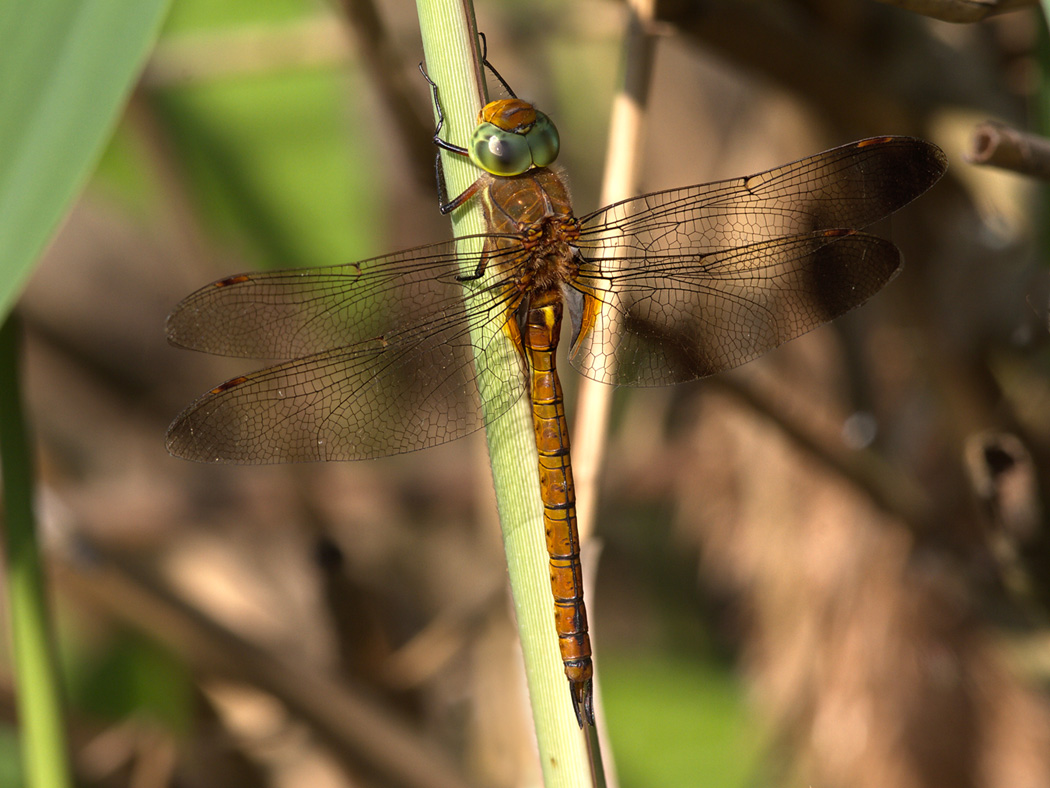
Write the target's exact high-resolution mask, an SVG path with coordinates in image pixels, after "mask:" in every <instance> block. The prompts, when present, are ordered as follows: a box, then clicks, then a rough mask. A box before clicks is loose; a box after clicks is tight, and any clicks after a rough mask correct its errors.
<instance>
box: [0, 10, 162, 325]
mask: <svg viewBox="0 0 1050 788" xmlns="http://www.w3.org/2000/svg"><path fill="white" fill-rule="evenodd" d="M167 6H168V2H167V0H97V2H90V3H83V2H80V0H32V1H30V0H19V1H18V2H13V3H6V4H4V5H3V6H0V107H2V108H3V111H2V112H0V315H3V314H6V313H7V311H8V310H9V309H10V307H11V305H12V303H13V302H14V300H15V298H16V297H17V295H18V292H19V290H20V289H21V287H22V284H23V283H24V281H25V279H26V278H27V277H28V275H29V271H30V269H31V267H32V265H33V263H34V262H35V260H36V258H37V257H38V256H39V255H40V253H41V251H42V250H43V248H44V246H45V245H46V244H47V242H48V240H49V239H50V238H51V235H52V234H53V233H54V231H55V228H56V227H57V225H58V223H59V221H60V220H61V218H62V217H63V215H64V214H65V212H66V210H67V209H68V207H69V205H70V203H71V202H72V200H73V198H74V197H75V196H76V194H77V192H78V191H79V190H80V188H81V187H82V186H83V184H84V182H85V181H86V179H87V177H88V175H89V173H90V172H91V169H92V167H93V166H94V163H95V161H96V159H97V158H98V156H99V154H100V152H101V150H102V146H103V145H104V143H105V142H106V139H107V138H108V136H109V134H110V133H111V131H112V129H113V127H114V125H115V123H116V120H117V117H118V116H119V114H120V111H121V109H122V108H123V105H124V102H125V100H126V99H127V96H128V94H129V93H130V92H131V88H132V86H133V84H134V81H135V78H136V77H137V75H138V73H139V70H140V69H141V67H142V64H143V62H144V61H145V59H146V55H147V53H148V52H149V49H150V47H151V46H152V44H153V41H154V38H155V37H156V34H157V31H158V29H159V27H160V23H161V20H162V19H163V17H164V13H165V11H166V10H167Z"/></svg>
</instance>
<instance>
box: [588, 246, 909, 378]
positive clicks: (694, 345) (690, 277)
mask: <svg viewBox="0 0 1050 788" xmlns="http://www.w3.org/2000/svg"><path fill="white" fill-rule="evenodd" d="M609 262H610V261H609V258H608V257H604V258H601V259H597V260H588V259H587V258H586V257H584V258H583V262H582V265H581V269H580V273H579V275H578V276H577V277H576V280H575V286H576V288H577V289H578V290H579V291H580V292H582V293H583V297H584V301H588V300H589V304H588V305H587V306H586V307H585V309H584V315H585V317H584V320H583V322H582V323H581V324H580V329H579V333H578V335H577V337H576V338H575V341H574V344H573V349H572V351H571V353H570V360H571V361H572V363H573V365H574V366H575V367H576V368H577V369H579V370H580V372H582V373H583V374H584V375H586V376H587V377H590V378H593V379H595V380H599V381H602V382H604V383H611V384H614V385H632V386H655V385H661V386H662V385H667V384H670V383H680V382H683V381H687V380H695V379H696V378H701V377H704V376H705V375H712V374H714V373H716V372H722V371H724V370H727V369H732V368H733V367H736V366H739V365H741V364H744V363H746V362H748V361H751V360H752V359H755V358H757V357H758V356H760V355H762V354H763V353H766V352H767V351H769V350H772V349H773V348H775V347H777V346H778V345H781V344H783V343H784V342H787V341H788V340H790V339H794V338H795V337H797V336H800V335H802V334H804V333H806V332H807V331H810V330H811V329H813V328H816V327H817V326H820V325H822V324H824V323H826V322H828V321H829V320H832V319H833V318H835V317H838V316H839V315H842V314H844V313H845V312H848V311H849V310H850V309H852V308H854V307H855V306H858V305H860V304H862V303H863V302H864V301H866V300H867V299H868V298H870V297H871V296H872V295H874V294H875V293H876V292H878V291H879V290H880V289H881V288H882V287H883V286H884V285H885V284H886V283H887V282H889V281H890V280H891V279H892V278H893V277H894V275H895V274H896V273H897V271H898V270H899V269H900V265H901V261H900V253H899V252H898V251H897V248H896V247H895V246H894V245H893V244H891V243H890V242H889V241H886V240H884V239H881V238H877V237H875V236H872V235H866V234H862V233H855V232H853V231H850V230H824V231H818V232H813V233H809V234H807V235H798V236H793V237H790V238H777V239H774V240H771V241H763V242H761V243H756V244H751V245H749V246H741V247H737V248H734V249H726V250H720V251H716V252H711V253H708V254H701V255H691V254H688V253H683V252H682V251H679V250H678V249H677V247H676V246H674V245H673V244H668V245H666V248H665V246H664V245H661V246H660V247H659V248H658V249H654V250H653V251H651V252H650V254H649V255H647V256H646V257H645V259H644V260H643V261H641V264H637V263H639V261H638V260H637V258H635V257H633V256H628V257H625V258H623V259H621V260H620V262H621V263H622V264H623V268H622V270H620V271H619V273H617V275H615V276H608V275H606V274H603V273H602V266H607V265H608V264H609Z"/></svg>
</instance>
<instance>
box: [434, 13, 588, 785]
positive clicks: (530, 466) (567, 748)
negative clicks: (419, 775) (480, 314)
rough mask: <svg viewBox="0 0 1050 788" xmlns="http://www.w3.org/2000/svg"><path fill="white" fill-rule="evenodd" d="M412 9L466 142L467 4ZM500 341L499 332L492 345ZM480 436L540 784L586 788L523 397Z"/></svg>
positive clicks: (475, 73) (469, 221) (480, 221)
mask: <svg viewBox="0 0 1050 788" xmlns="http://www.w3.org/2000/svg"><path fill="white" fill-rule="evenodd" d="M417 9H418V11H419V21H420V29H421V32H422V35H423V49H424V52H425V54H426V62H427V69H428V71H429V73H430V77H431V78H432V79H433V80H434V81H435V82H436V83H437V85H438V90H439V98H440V101H441V105H442V109H443V111H444V115H445V127H444V129H443V130H442V136H443V137H444V138H445V139H446V140H448V141H449V142H452V143H454V144H458V145H464V144H466V141H467V140H468V139H469V138H470V134H471V132H472V131H473V128H474V123H475V122H476V119H477V112H478V110H479V109H480V108H481V106H482V104H483V102H484V101H485V98H484V97H485V95H486V93H485V89H484V74H483V73H482V72H481V66H480V62H479V50H478V48H477V46H478V45H477V38H476V32H475V26H474V14H473V6H472V4H471V3H470V2H469V0H417ZM443 163H444V166H445V176H446V182H447V185H448V191H449V195H450V196H453V197H454V196H455V195H457V194H459V193H460V192H462V191H463V190H464V189H466V188H467V187H468V186H469V185H470V184H471V183H473V182H474V180H475V179H476V178H477V175H478V173H477V171H476V170H475V169H474V167H473V165H471V164H470V163H469V162H467V161H464V160H462V157H456V156H449V155H445V156H444V158H443ZM478 203H479V201H478V200H471V201H469V202H468V203H467V204H466V205H464V206H463V208H461V209H459V210H457V211H456V212H455V213H454V216H453V226H454V228H455V231H456V234H457V235H458V236H462V235H467V234H471V233H478V232H484V230H485V227H484V218H483V216H482V213H481V211H480V206H479V205H478ZM470 272H471V271H470V270H468V271H467V272H466V273H470ZM503 339H504V337H502V336H500V337H496V338H495V340H494V341H502V340H503ZM507 341H509V340H507ZM514 373H515V374H517V370H514ZM486 437H487V440H488V446H489V458H490V461H491V464H492V474H493V484H494V486H495V490H496V502H497V506H498V508H499V517H500V524H501V527H502V530H503V543H504V549H505V551H506V554H507V567H508V573H509V575H510V584H511V593H512V595H513V598H514V609H515V613H516V618H517V625H518V632H519V635H520V637H521V646H522V652H523V656H524V659H525V672H526V678H527V681H528V686H529V700H530V703H531V706H532V714H533V722H534V724H535V728H536V739H537V744H538V747H539V754H540V765H541V768H542V770H543V779H544V784H545V785H546V786H547V788H559V787H561V786H564V788H570V787H572V788H575V787H577V786H579V787H580V788H586V786H590V785H593V777H592V772H591V767H590V761H589V758H588V754H587V746H586V745H587V743H586V739H585V737H584V736H583V734H582V732H581V731H580V729H579V727H578V725H577V722H576V716H575V712H574V711H573V708H572V704H571V702H570V696H569V685H568V681H567V680H566V678H565V673H564V669H563V667H562V663H561V657H560V654H559V651H558V636H557V632H556V631H555V628H554V602H553V599H552V597H551V589H550V579H549V577H548V560H547V548H546V542H545V539H544V533H543V507H542V503H541V501H540V496H539V477H538V472H537V466H538V457H537V453H536V440H535V436H534V435H533V432H532V414H531V411H530V408H529V403H528V400H527V399H526V398H524V397H523V398H522V399H521V401H520V402H519V403H518V404H517V405H516V406H515V407H514V408H513V409H512V410H511V411H510V412H509V413H507V414H505V415H503V416H501V417H500V418H498V419H496V420H495V422H493V423H492V424H491V425H490V426H489V428H488V430H487V431H486Z"/></svg>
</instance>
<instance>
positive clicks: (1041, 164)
mask: <svg viewBox="0 0 1050 788" xmlns="http://www.w3.org/2000/svg"><path fill="white" fill-rule="evenodd" d="M966 160H967V161H968V162H970V163H971V164H985V165H988V166H991V167H999V168H1001V169H1004V170H1011V171H1013V172H1019V173H1021V174H1022V175H1030V176H1031V177H1033V178H1039V179H1040V180H1044V181H1045V180H1050V140H1048V139H1047V138H1046V137H1040V136H1038V135H1036V134H1029V133H1028V132H1024V131H1019V130H1018V129H1015V128H1011V127H1010V126H1007V125H1006V124H1004V123H998V122H995V121H986V122H984V123H981V124H979V125H978V126H977V127H976V128H975V129H974V132H973V139H972V144H971V147H970V151H969V152H968V153H967V154H966Z"/></svg>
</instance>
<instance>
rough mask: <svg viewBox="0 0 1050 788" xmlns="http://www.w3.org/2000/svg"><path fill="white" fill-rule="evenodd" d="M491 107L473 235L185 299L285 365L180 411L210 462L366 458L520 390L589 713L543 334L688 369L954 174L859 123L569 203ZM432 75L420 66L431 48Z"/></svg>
mask: <svg viewBox="0 0 1050 788" xmlns="http://www.w3.org/2000/svg"><path fill="white" fill-rule="evenodd" d="M485 65H486V66H488V67H489V69H490V70H492V72H493V73H494V74H496V76H497V78H499V81H500V82H501V83H502V85H503V87H504V89H505V90H506V92H507V93H508V94H509V96H510V97H509V98H503V99H498V100H495V101H492V102H490V103H488V104H486V105H485V106H484V108H483V109H482V110H481V112H480V113H479V116H478V123H477V127H476V129H475V131H474V133H473V135H472V137H471V139H470V141H469V143H468V145H466V146H459V145H455V144H453V143H451V142H449V141H446V140H444V139H443V138H442V137H441V130H442V127H443V123H444V115H443V114H442V111H441V104H440V101H439V98H438V88H437V86H436V85H435V84H434V83H433V82H432V81H430V79H429V77H426V72H425V71H424V72H423V73H424V77H426V78H427V81H428V82H429V83H430V85H431V89H432V92H433V100H434V103H435V107H436V109H437V117H438V123H437V127H436V129H435V132H434V142H435V144H436V145H437V146H438V147H439V148H441V149H443V150H445V151H448V152H449V153H451V154H454V155H458V156H463V157H467V158H468V159H469V160H470V161H471V162H472V163H473V164H474V165H475V166H476V167H477V170H478V177H477V180H476V181H475V182H474V183H473V185H471V186H470V187H469V188H468V189H467V190H466V191H464V192H463V193H462V194H460V195H458V196H456V197H455V198H453V199H451V200H449V199H448V195H447V194H446V190H445V184H444V178H443V175H442V171H441V167H440V154H439V158H438V185H439V194H440V200H439V203H440V208H441V211H442V212H443V213H449V212H451V211H454V210H456V209H457V208H459V207H461V206H462V205H464V204H465V203H467V202H468V201H471V200H480V202H481V204H482V207H483V209H484V216H485V222H486V225H485V226H486V232H485V233H483V234H480V235H474V236H464V237H460V238H457V239H454V240H451V241H446V242H443V243H436V244H431V245H427V246H421V247H417V248H414V249H409V250H406V251H401V252H396V253H394V254H388V255H383V256H381V257H375V258H372V259H369V260H364V261H361V262H356V263H351V264H346V265H338V266H331V267H322V268H311V269H293V270H285V271H270V272H261V273H260V272H252V273H243V274H237V275H235V276H229V277H226V278H224V279H220V280H218V281H217V282H214V283H213V284H210V285H207V286H205V287H203V288H201V289H200V290H197V291H196V292H195V293H193V294H191V295H190V296H188V297H187V298H185V299H184V300H183V301H181V302H180V303H179V304H178V305H177V306H176V307H175V309H174V310H173V312H172V313H171V315H170V316H169V318H168V321H167V336H168V339H169V341H170V342H171V343H172V344H174V345H176V346H179V347H184V348H189V349H193V350H199V351H204V352H208V353H213V354H219V355H225V356H237V357H243V358H255V359H271V360H275V361H277V362H278V363H276V364H274V365H273V366H269V367H267V368H264V369H262V370H260V371H256V372H252V373H249V374H246V375H241V376H238V377H235V378H233V379H231V380H228V381H226V382H225V383H222V384H221V385H219V386H217V387H215V388H214V389H212V390H211V391H209V392H208V393H206V394H204V395H203V396H202V397H200V398H199V399H197V400H196V401H195V402H194V403H192V404H191V405H190V406H189V407H188V408H186V410H184V411H183V412H182V413H181V414H180V415H179V416H178V417H177V418H176V419H175V421H174V422H173V423H172V425H171V427H170V428H169V430H168V434H167V447H168V450H169V451H170V452H171V453H172V454H173V455H176V456H178V457H183V458H186V459H189V460H195V461H199V462H213V463H214V462H225V463H246V464H263V463H280V462H311V461H334V460H363V459H369V458H377V457H384V456H388V455H395V454H400V453H403V452H410V451H415V450H418V449H424V448H427V447H431V446H437V445H439V444H442V443H445V442H447V441H451V440H455V439H457V438H460V437H462V436H464V435H467V434H468V433H471V432H473V431H475V430H478V429H480V428H482V427H484V426H486V425H489V424H491V423H492V422H493V421H495V420H496V419H499V418H500V417H502V416H503V415H504V414H506V413H507V412H508V411H509V410H510V409H511V408H512V407H513V406H514V404H515V403H517V402H518V401H519V400H521V399H522V397H525V396H528V397H529V398H530V401H531V409H532V421H533V427H534V431H535V436H536V448H537V453H538V457H539V460H538V472H539V488H540V497H541V499H542V502H543V520H544V528H545V532H546V539H547V546H548V551H549V560H550V577H551V590H552V595H553V602H554V619H555V625H556V628H557V632H558V638H559V645H560V654H561V658H562V661H563V663H564V668H565V674H566V677H567V679H568V683H569V689H570V695H571V700H572V705H573V708H574V710H575V713H576V718H577V721H578V722H579V724H580V726H581V727H582V726H583V725H584V723H585V722H586V723H588V724H590V725H593V724H594V701H593V688H592V679H593V666H592V661H591V645H590V638H589V633H588V625H587V614H586V609H585V607H584V600H583V582H582V569H581V564H580V544H579V535H578V533H577V526H576V509H575V492H574V486H573V476H572V466H571V462H570V455H569V438H568V435H569V433H568V425H567V422H566V418H565V408H564V401H563V397H562V390H561V383H560V380H559V377H558V373H557V367H556V363H555V361H556V351H557V348H558V345H559V340H560V338H561V333H562V322H563V316H564V315H565V313H566V312H567V313H568V333H569V335H570V347H569V351H568V358H569V361H570V363H571V364H572V365H573V366H574V367H575V368H576V369H577V370H578V371H579V372H580V373H582V374H583V375H585V376H587V377H589V378H592V379H594V380H597V381H601V382H603V383H607V384H611V385H614V386H662V385H669V384H675V383H682V382H685V381H691V380H696V379H698V378H702V377H705V376H708V375H713V374H715V373H718V372H723V371H726V370H729V369H732V368H734V367H737V366H740V365H741V364H744V363H746V362H748V361H751V360H753V359H755V358H757V357H759V356H761V355H762V354H764V353H766V352H767V351H770V350H772V349H773V348H776V347H778V346H779V345H781V344H783V343H784V342H787V341H788V340H791V339H794V338H796V337H798V336H800V335H802V334H804V333H806V332H808V331H810V330H811V329H814V328H816V327H818V326H820V325H823V324H824V323H826V322H828V321H830V320H832V319H834V318H836V317H838V316H840V315H842V314H844V313H846V312H848V311H849V310H851V309H853V308H854V307H856V306H859V305H860V304H862V303H864V302H865V301H867V300H868V299H869V298H870V297H871V296H873V295H874V294H875V293H876V292H878V291H879V290H880V289H881V288H882V287H883V286H885V285H886V284H887V283H888V282H889V281H890V280H891V279H893V278H894V276H895V275H896V274H897V272H898V271H899V270H900V267H901V256H900V252H899V251H898V249H897V248H896V247H895V246H894V245H893V244H892V243H891V242H889V241H887V240H885V239H882V238H880V237H878V236H875V235H871V234H869V233H865V232H863V230H864V228H866V227H868V226H869V225H871V224H873V223H875V222H877V221H879V220H880V219H883V218H885V217H886V216H888V215H889V214H891V213H893V212H894V211H896V210H898V209H899V208H901V207H903V206H905V205H906V204H908V203H909V202H911V201H912V200H914V199H915V198H916V197H918V196H919V195H921V194H923V193H924V192H925V191H926V190H927V189H929V188H930V187H931V186H932V185H933V184H934V183H935V182H936V181H937V180H938V179H939V178H940V177H941V175H942V174H943V173H944V172H945V170H946V168H947V159H946V157H945V155H944V153H943V152H942V151H941V150H940V149H939V148H938V147H937V146H935V145H933V144H931V143H929V142H926V141H924V140H921V139H917V138H912V137H899V136H884V137H874V138H871V139H865V140H860V141H858V142H852V143H850V144H847V145H842V146H841V147H837V148H832V149H831V150H827V151H824V152H822V153H818V154H816V155H814V156H810V157H808V158H805V159H801V160H799V161H796V162H793V163H791V164H786V165H784V166H781V167H777V168H775V169H771V170H768V171H766V172H761V173H758V174H755V175H750V176H748V177H744V178H735V179H731V180H723V181H717V182H714V183H705V184H699V185H695V186H688V187H685V188H679V189H672V190H669V191H659V192H654V193H651V194H644V195H641V196H639V197H634V198H632V199H628V200H624V201H623V202H618V203H615V204H613V205H610V206H607V207H605V208H601V209H599V210H597V211H594V212H592V213H589V214H586V215H585V216H582V217H577V216H576V215H575V214H574V213H573V210H572V206H571V205H570V201H569V195H568V192H567V190H566V186H565V181H564V178H563V176H562V174H561V173H560V172H559V171H558V170H557V169H554V168H552V166H551V165H552V164H553V163H554V161H555V159H556V158H557V155H558V152H559V148H560V139H559V135H558V132H557V129H556V127H555V126H554V124H553V122H552V121H551V120H550V118H549V117H548V116H547V115H545V114H544V113H542V112H541V111H540V110H538V109H536V108H535V107H534V106H533V105H532V104H530V103H528V102H526V101H523V100H521V99H519V98H517V97H516V96H515V95H514V93H513V91H511V90H510V88H509V86H508V85H507V83H506V82H505V81H504V80H503V78H502V77H500V76H499V74H498V73H497V72H495V70H494V69H492V68H491V65H489V64H488V62H487V60H486V61H485ZM421 70H422V67H421Z"/></svg>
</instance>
